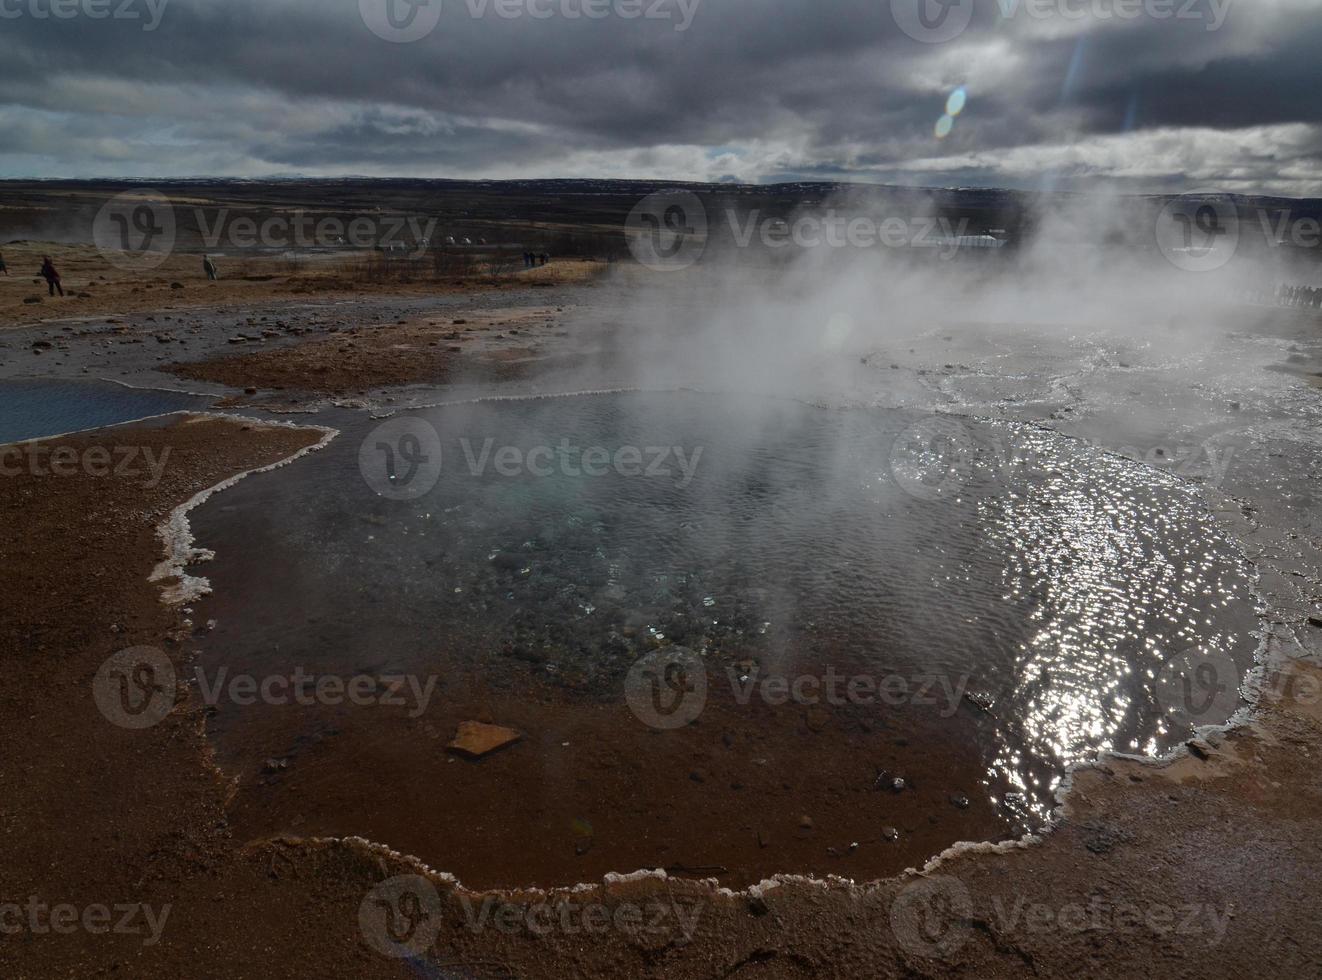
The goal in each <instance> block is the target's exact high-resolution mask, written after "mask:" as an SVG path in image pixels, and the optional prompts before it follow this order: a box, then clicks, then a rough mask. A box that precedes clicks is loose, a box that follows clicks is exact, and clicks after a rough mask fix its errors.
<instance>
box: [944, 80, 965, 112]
mask: <svg viewBox="0 0 1322 980" xmlns="http://www.w3.org/2000/svg"><path fill="white" fill-rule="evenodd" d="M968 100H969V93H968V91H967V90H966V89H965V88H964V86H963V85H961V86H960V87H959V88H957V89H955V91H953V92H951V93H950V98H948V99H946V115H947V116H952V117H953V116H958V115H959V114H960V113H961V112H963V111H964V104H965V103H966V102H968Z"/></svg>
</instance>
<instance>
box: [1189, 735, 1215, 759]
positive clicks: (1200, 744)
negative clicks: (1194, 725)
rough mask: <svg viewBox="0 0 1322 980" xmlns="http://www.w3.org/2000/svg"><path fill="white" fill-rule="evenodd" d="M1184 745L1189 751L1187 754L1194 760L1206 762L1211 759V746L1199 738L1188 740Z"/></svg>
mask: <svg viewBox="0 0 1322 980" xmlns="http://www.w3.org/2000/svg"><path fill="white" fill-rule="evenodd" d="M1185 745H1186V746H1187V748H1188V749H1189V754H1190V755H1192V756H1193V757H1194V758H1196V759H1202V760H1203V761H1204V762H1206V761H1207V760H1208V759H1210V758H1211V757H1212V746H1211V745H1209V744H1208V743H1207V742H1204V741H1203V740H1202V739H1201V738H1194V739H1190V740H1189V741H1188V742H1186V743H1185Z"/></svg>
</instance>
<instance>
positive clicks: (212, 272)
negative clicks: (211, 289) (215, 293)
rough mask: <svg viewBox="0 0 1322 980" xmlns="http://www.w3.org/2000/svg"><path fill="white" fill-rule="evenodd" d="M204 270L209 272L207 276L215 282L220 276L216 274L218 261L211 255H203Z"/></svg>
mask: <svg viewBox="0 0 1322 980" xmlns="http://www.w3.org/2000/svg"><path fill="white" fill-rule="evenodd" d="M202 271H203V272H205V273H206V274H207V278H208V279H209V280H211V281H212V282H215V281H216V280H217V279H219V278H220V276H218V275H216V263H214V262H212V261H211V256H210V255H204V256H202Z"/></svg>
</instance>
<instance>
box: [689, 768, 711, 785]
mask: <svg viewBox="0 0 1322 980" xmlns="http://www.w3.org/2000/svg"><path fill="white" fill-rule="evenodd" d="M689 779H691V780H693V781H694V782H695V783H705V782H706V781H707V770H706V769H694V770H693V771H692V772H690V773H689Z"/></svg>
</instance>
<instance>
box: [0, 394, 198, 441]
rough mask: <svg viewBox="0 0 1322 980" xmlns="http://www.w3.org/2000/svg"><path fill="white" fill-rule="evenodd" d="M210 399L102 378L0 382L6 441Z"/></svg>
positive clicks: (1, 432)
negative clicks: (120, 383)
mask: <svg viewBox="0 0 1322 980" xmlns="http://www.w3.org/2000/svg"><path fill="white" fill-rule="evenodd" d="M210 401H211V400H210V399H209V398H203V397H199V396H197V395H186V394H181V393H178V392H171V391H156V390H149V389H139V388H125V387H124V386H122V385H116V384H108V383H106V382H100V381H6V382H4V383H3V384H0V445H3V444H6V443H11V442H21V441H23V440H26V439H40V438H43V437H45V436H54V435H63V434H64V433H66V432H77V431H80V430H82V429H97V428H101V427H102V426H107V425H117V424H119V423H121V422H131V421H133V420H134V419H141V418H147V417H149V416H152V415H163V414H165V413H167V412H177V411H181V410H184V409H201V408H206V407H207V406H208V405H209V404H210Z"/></svg>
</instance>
